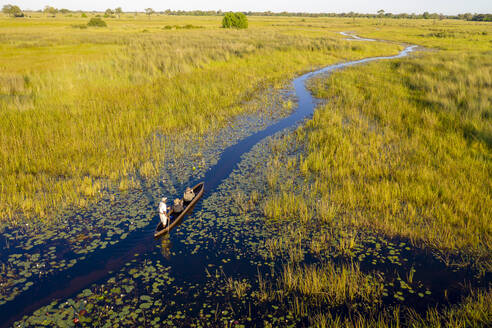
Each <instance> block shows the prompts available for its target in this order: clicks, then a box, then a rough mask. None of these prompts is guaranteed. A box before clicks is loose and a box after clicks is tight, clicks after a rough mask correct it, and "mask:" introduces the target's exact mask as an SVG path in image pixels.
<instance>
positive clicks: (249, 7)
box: [0, 0, 492, 15]
mask: <svg viewBox="0 0 492 328" xmlns="http://www.w3.org/2000/svg"><path fill="white" fill-rule="evenodd" d="M5 4H14V5H18V6H19V7H21V9H34V10H37V9H42V8H44V6H46V5H50V6H53V7H56V8H67V9H71V10H77V9H81V10H98V11H102V10H105V9H107V8H112V9H114V8H115V7H122V8H123V10H124V11H143V10H144V9H145V8H153V9H154V10H156V11H162V10H166V9H172V10H194V9H200V10H219V9H220V10H222V11H231V10H232V11H268V10H270V11H274V12H280V11H290V12H336V13H341V12H350V11H354V12H359V13H376V12H377V11H378V10H379V9H383V10H385V11H386V12H391V13H402V12H406V13H417V14H420V13H423V12H424V11H428V12H431V13H434V12H435V13H442V14H450V15H453V14H458V13H466V12H470V13H492V0H406V1H403V0H369V1H367V0H297V1H293V0H240V1H235V0H207V1H203V0H202V1H200V0H166V1H162V0H161V1H159V0H139V1H135V0H82V1H80V0H78V1H75V0H0V6H3V5H5Z"/></svg>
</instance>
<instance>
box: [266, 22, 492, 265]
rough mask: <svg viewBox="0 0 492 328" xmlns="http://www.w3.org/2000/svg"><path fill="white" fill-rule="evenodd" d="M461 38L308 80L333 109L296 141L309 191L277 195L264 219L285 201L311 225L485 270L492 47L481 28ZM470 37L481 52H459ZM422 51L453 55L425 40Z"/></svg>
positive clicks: (491, 187)
mask: <svg viewBox="0 0 492 328" xmlns="http://www.w3.org/2000/svg"><path fill="white" fill-rule="evenodd" d="M423 24H424V25H425V24H427V23H423ZM444 26H445V27H446V25H445V24H444ZM392 28H393V29H394V27H392ZM415 28H416V27H415V26H411V27H410V28H408V29H405V28H403V27H400V28H399V29H398V31H399V35H401V38H402V39H412V37H411V36H412V35H413V33H414V29H415ZM460 28H461V31H462V33H458V34H456V35H455V36H454V37H453V38H454V42H455V43H456V46H455V47H454V48H452V49H451V50H442V51H440V52H425V53H422V54H420V55H419V56H418V57H417V58H415V57H414V58H406V59H400V60H396V61H391V62H378V63H373V64H370V65H367V66H359V67H353V68H350V69H347V70H344V71H343V72H337V73H334V74H332V75H331V76H329V77H320V78H316V79H314V80H313V81H311V84H310V88H311V90H312V92H313V93H314V94H315V96H317V97H319V98H324V99H327V100H329V101H328V103H327V104H326V105H323V106H322V107H321V108H320V109H319V110H318V111H316V113H315V114H314V117H313V119H312V120H310V121H309V122H308V123H307V124H306V126H305V127H304V128H301V129H299V130H298V131H297V140H298V142H299V143H302V144H304V145H305V146H306V147H307V154H306V156H305V157H303V158H301V159H300V160H299V161H298V165H299V169H300V171H301V172H302V175H303V176H304V178H305V180H306V181H312V182H310V183H307V184H305V185H304V186H303V187H302V188H301V190H302V191H301V192H299V191H297V190H295V191H294V189H292V188H288V187H287V188H286V187H274V188H278V189H277V192H276V193H274V194H273V196H271V197H269V198H268V199H267V200H266V209H265V212H266V213H269V214H270V213H276V211H282V208H284V207H285V206H287V205H285V204H282V205H278V204H279V203H280V202H279V201H278V200H277V199H278V198H279V197H283V200H286V199H287V200H289V201H288V202H287V204H296V206H297V207H298V208H303V207H306V208H308V209H312V211H316V214H313V218H316V219H318V220H324V221H326V222H331V221H332V220H333V217H336V220H337V222H339V223H343V224H345V225H350V226H355V227H359V228H360V227H365V228H370V229H375V230H378V231H380V232H383V233H385V234H387V235H390V236H395V235H397V236H404V237H406V238H410V239H411V240H413V241H414V242H416V243H420V244H425V245H428V246H430V247H431V248H434V249H439V250H441V251H443V252H445V253H447V252H448V251H452V252H456V251H460V252H464V253H470V252H471V253H473V254H474V255H475V256H477V257H476V259H479V262H481V263H482V264H484V265H486V266H487V265H488V266H489V267H490V250H491V246H492V245H491V243H492V240H491V234H492V222H491V220H490V218H491V217H492V210H491V209H492V183H491V181H492V176H491V175H492V161H491V159H492V157H491V155H492V153H491V146H492V142H491V141H492V123H491V114H490V108H492V103H491V102H492V88H491V85H492V62H491V61H490V60H489V58H490V55H491V52H490V50H484V49H485V48H486V47H484V43H485V44H486V43H489V42H490V36H488V35H487V34H486V33H485V34H480V35H478V34H477V35H478V36H475V32H476V31H477V28H481V29H482V30H483V26H482V25H480V26H477V25H474V24H471V25H470V26H469V28H468V29H467V27H466V26H463V25H460ZM381 34H383V32H381ZM373 35H376V33H374V34H373ZM470 37H471V38H473V39H474V41H473V42H479V41H480V42H479V43H480V44H479V46H477V47H476V49H469V50H468V51H462V49H463V48H462V46H463V44H467V43H469V42H471V41H470V40H469V38H470ZM393 38H395V36H393ZM477 40H478V41H477ZM426 43H427V44H429V45H435V46H436V47H441V48H443V49H448V48H446V47H451V46H450V44H449V43H446V44H443V43H442V40H441V39H437V40H435V39H434V38H433V37H430V36H427V37H426ZM283 195H289V197H284V196H283ZM316 198H319V199H320V200H319V202H315V201H313V199H316ZM270 216H272V217H274V216H275V215H274V214H270ZM293 217H294V216H293ZM296 219H297V218H296Z"/></svg>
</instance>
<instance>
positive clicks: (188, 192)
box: [183, 187, 195, 203]
mask: <svg viewBox="0 0 492 328" xmlns="http://www.w3.org/2000/svg"><path fill="white" fill-rule="evenodd" d="M193 198H195V193H194V192H193V189H191V188H190V187H186V191H185V192H184V195H183V200H184V201H185V202H186V203H189V202H191V201H192V200H193Z"/></svg>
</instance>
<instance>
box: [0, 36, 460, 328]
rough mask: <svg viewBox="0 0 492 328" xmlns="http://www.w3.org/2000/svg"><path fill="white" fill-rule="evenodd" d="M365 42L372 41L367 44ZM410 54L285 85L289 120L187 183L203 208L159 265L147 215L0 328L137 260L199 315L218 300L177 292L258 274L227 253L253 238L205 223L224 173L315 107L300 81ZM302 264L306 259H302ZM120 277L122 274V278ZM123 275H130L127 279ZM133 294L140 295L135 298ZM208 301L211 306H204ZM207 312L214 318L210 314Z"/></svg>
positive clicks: (3, 319)
mask: <svg viewBox="0 0 492 328" xmlns="http://www.w3.org/2000/svg"><path fill="white" fill-rule="evenodd" d="M355 38H356V39H357V40H359V41H364V39H362V38H359V37H356V36H355ZM366 41H373V40H369V39H367V40H366ZM416 49H417V46H415V45H412V46H408V47H406V48H405V49H404V50H403V51H401V52H400V53H399V54H397V55H394V56H382V57H372V58H365V59H360V60H354V61H349V62H345V63H339V64H335V65H330V66H327V67H324V68H322V69H320V70H317V71H313V72H309V73H307V74H304V75H302V76H300V77H298V78H296V79H294V80H293V82H292V83H293V87H294V96H295V98H296V100H297V105H296V108H295V109H294V110H293V112H292V114H291V115H289V116H288V117H285V118H283V119H280V120H278V121H277V122H276V123H274V124H272V125H270V126H268V127H266V128H265V129H263V130H260V131H258V132H256V133H254V134H252V135H250V136H248V137H246V138H244V139H242V140H240V141H239V142H237V143H236V144H234V145H232V146H230V147H228V148H226V149H225V150H224V151H223V152H222V153H221V154H220V157H219V159H218V161H217V163H216V164H215V165H214V166H213V167H211V168H210V169H209V170H208V171H207V172H206V174H205V177H204V178H200V179H196V181H189V182H188V184H189V185H193V184H194V183H195V182H197V181H205V187H206V191H205V195H204V197H203V199H202V202H203V204H202V203H201V204H200V205H198V206H197V207H196V208H195V210H194V212H195V213H199V214H196V215H197V216H198V217H199V218H201V219H200V220H199V219H196V218H195V214H193V215H191V217H189V218H188V220H185V221H184V224H182V226H180V227H178V228H177V229H176V230H175V231H174V232H173V233H172V235H171V238H170V240H169V241H168V242H169V244H172V247H170V249H171V250H170V251H169V250H168V252H170V253H171V255H172V256H169V258H168V259H166V260H163V257H162V252H163V251H162V249H163V248H165V247H166V246H161V245H159V243H158V242H155V241H154V240H153V238H152V235H153V230H154V228H155V225H154V223H156V222H157V220H158V219H157V216H155V217H154V218H153V219H152V222H153V223H152V224H148V225H147V226H145V227H143V228H139V229H136V230H134V231H132V232H131V233H129V235H128V237H127V238H126V239H124V240H122V241H120V242H118V243H116V244H115V245H110V246H108V247H106V248H104V249H98V250H96V251H95V252H93V253H91V254H88V255H87V256H86V257H85V259H83V260H80V261H78V262H77V263H76V264H75V265H73V266H72V267H70V268H68V269H66V270H63V271H59V272H55V273H53V274H51V275H49V276H46V277H43V278H42V279H39V280H38V281H36V282H35V284H34V285H33V286H32V287H31V288H29V289H27V290H26V291H23V292H22V293H20V294H19V295H18V296H17V297H15V298H14V299H13V300H10V301H8V302H6V303H5V304H3V305H1V306H0V326H1V327H8V326H11V325H12V324H13V323H14V322H15V321H17V320H19V319H21V318H22V317H23V316H24V315H29V314H31V313H32V312H33V311H35V310H37V309H39V308H41V307H44V306H46V305H48V304H50V303H51V302H53V301H54V300H66V299H68V298H74V297H75V296H76V295H78V294H80V293H81V292H82V291H84V290H88V289H91V286H95V285H101V284H103V285H104V284H106V285H107V284H108V279H109V280H110V281H111V279H112V277H114V276H115V274H117V273H118V272H123V271H124V270H127V269H128V270H130V271H129V272H132V271H131V268H133V267H137V266H138V265H139V264H140V263H143V262H145V263H153V264H154V265H155V264H156V263H162V265H163V266H164V267H165V268H166V270H167V271H166V272H168V273H169V277H172V278H168V279H170V280H172V281H173V284H172V285H173V288H174V294H173V295H174V296H173V297H167V298H168V299H172V300H173V303H174V304H177V305H179V302H182V304H187V305H189V308H190V312H192V313H201V312H199V310H200V309H199V307H200V306H201V304H202V303H203V304H205V303H207V302H208V303H210V304H212V303H218V302H219V301H220V300H219V299H220V297H221V296H220V295H215V296H213V295H211V294H210V293H206V295H202V296H197V297H196V298H197V300H193V301H192V298H191V296H189V295H188V294H187V292H182V291H183V290H187V289H190V288H191V289H194V288H198V289H202V291H203V290H206V289H207V288H208V287H207V288H205V287H203V286H205V285H207V282H206V276H205V275H204V272H209V271H210V272H212V271H213V270H214V269H216V268H220V270H219V271H222V272H228V273H229V274H231V275H232V274H237V275H238V276H240V277H248V276H249V277H255V276H256V275H257V274H258V269H257V266H258V263H257V262H255V261H256V259H253V260H251V258H249V259H247V256H236V255H234V254H235V249H234V248H235V247H236V246H239V247H240V245H241V243H245V242H246V243H251V244H255V243H259V242H261V235H258V234H256V235H255V236H254V237H244V236H243V237H237V238H236V237H234V236H236V235H237V236H239V235H238V234H237V233H238V231H240V230H241V229H243V228H242V226H241V225H238V224H237V223H235V222H229V221H228V222H225V221H224V222H222V221H220V215H221V212H220V211H218V212H217V213H215V214H214V215H215V220H212V219H211V216H210V214H209V213H208V211H209V209H210V208H212V207H213V206H212V205H211V204H213V203H214V202H216V201H217V198H218V197H219V195H220V193H221V192H222V193H223V192H224V190H226V189H227V184H224V181H225V180H227V179H228V178H230V177H231V173H233V172H235V171H234V170H236V171H237V170H238V165H239V164H240V163H241V162H242V161H243V160H244V158H245V157H244V156H245V155H246V154H247V153H248V152H250V151H251V150H252V149H253V148H254V147H255V146H256V145H258V144H260V143H261V142H264V141H265V140H266V139H267V138H268V137H271V136H274V135H275V134H278V133H281V132H282V131H284V130H286V129H288V128H294V127H296V126H298V125H299V124H300V123H301V122H302V121H303V120H304V119H306V118H309V117H311V116H312V114H313V113H314V111H315V108H316V106H317V100H316V99H314V98H313V96H312V95H311V93H310V92H309V90H308V89H307V88H306V81H307V80H308V79H310V78H312V77H314V76H316V75H320V74H326V73H330V72H333V71H335V70H340V69H343V68H345V67H349V66H354V65H360V64H364V63H369V62H373V61H379V60H391V59H397V58H402V57H405V56H407V55H408V54H410V53H412V52H413V51H415V50H416ZM150 197H151V195H149V198H150ZM149 201H150V199H149ZM150 203H151V204H150V207H152V206H154V204H152V202H150ZM195 219H196V221H195ZM220 222H221V223H220ZM253 226H254V223H253ZM203 229H207V234H206V235H205V236H199V235H200V231H202V230H203ZM252 229H255V228H252ZM256 230H257V231H261V223H260V222H258V223H257V227H256ZM259 234H261V232H259ZM189 236H192V237H189ZM190 238H195V239H190ZM224 238H234V242H233V243H230V244H227V243H226V245H233V246H231V247H233V248H231V249H230V252H229V253H227V254H228V256H224V254H223V252H222V253H221V254H220V255H218V254H219V253H220V252H221V251H219V250H218V249H219V248H221V247H224V244H223V243H221V242H220V241H221V240H224ZM200 241H201V243H200ZM197 245H202V246H201V249H198V250H197V247H200V246H197ZM204 245H206V246H207V247H205V246H204ZM156 246H157V248H156ZM159 248H161V251H159ZM404 252H405V251H403V253H404ZM234 256H236V258H234ZM408 256H409V257H412V258H413V259H414V260H415V261H416V259H418V258H419V257H420V256H421V254H412V255H408ZM306 260H307V261H308V260H309V259H306ZM425 261H427V260H424V262H423V264H422V265H431V266H432V265H434V266H435V268H434V271H431V272H430V274H429V273H428V275H429V277H428V279H427V280H429V281H431V282H430V283H429V284H435V285H439V284H446V283H451V280H453V281H462V280H463V279H465V277H466V276H467V275H468V274H469V273H467V272H462V273H456V274H455V275H454V276H453V274H452V273H450V272H448V271H449V270H448V271H447V270H446V269H445V268H444V266H439V265H435V264H429V263H427V264H425ZM129 263H130V264H129ZM207 268H209V269H207ZM122 270H123V271H122ZM138 270H140V271H142V272H143V271H145V268H144V269H142V268H141V267H139V268H138ZM217 270H218V269H217ZM150 271H152V270H150ZM124 272H126V271H124ZM216 272H218V271H216ZM436 272H437V274H436ZM126 274H127V275H128V273H126ZM129 275H130V276H131V275H132V273H130V274H129ZM135 275H136V273H135V272H134V273H133V277H135ZM137 275H138V274H137ZM211 275H213V274H211ZM150 276H152V274H150ZM432 277H434V278H432ZM135 279H136V278H135ZM447 279H448V280H449V281H448V280H447ZM432 281H433V282H432ZM210 288H213V287H210ZM93 290H94V288H93ZM423 291H424V290H423ZM129 293H130V292H128V294H129ZM197 293H198V292H197ZM140 294H145V293H144V292H141V293H140ZM187 295H188V296H187ZM212 298H213V300H211V299H212ZM417 300H418V299H417ZM434 301H435V302H438V301H439V299H438V298H437V297H436V299H434ZM177 305H176V306H177ZM199 305H200V306H199ZM171 308H172V307H171ZM244 311H245V313H246V312H247V310H246V309H244ZM249 311H251V307H250V308H249ZM211 313H215V312H214V311H211ZM178 318H179V316H178ZM253 321H254V320H253Z"/></svg>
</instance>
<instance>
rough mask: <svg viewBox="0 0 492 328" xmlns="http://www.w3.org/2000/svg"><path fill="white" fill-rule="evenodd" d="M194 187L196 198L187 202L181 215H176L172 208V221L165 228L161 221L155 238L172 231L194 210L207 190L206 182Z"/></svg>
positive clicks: (170, 213) (156, 229)
mask: <svg viewBox="0 0 492 328" xmlns="http://www.w3.org/2000/svg"><path fill="white" fill-rule="evenodd" d="M192 189H193V192H194V193H195V198H193V200H192V201H191V202H190V203H189V204H186V206H185V208H184V209H183V212H181V213H180V214H179V216H177V217H175V215H174V211H173V210H171V211H170V212H169V218H171V221H172V222H171V223H170V224H169V225H168V226H167V228H164V226H163V224H162V222H159V224H158V225H157V227H156V228H155V233H154V239H158V238H160V237H162V236H164V235H165V234H166V233H169V231H171V230H172V229H173V228H175V227H176V226H178V225H179V224H180V223H181V221H183V219H184V217H185V216H186V215H187V214H188V213H190V212H191V211H192V210H193V208H194V207H195V204H196V203H197V202H198V200H199V199H200V198H202V196H203V191H204V190H205V183H204V182H200V183H199V184H197V185H196V186H194V187H193V188H192Z"/></svg>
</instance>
